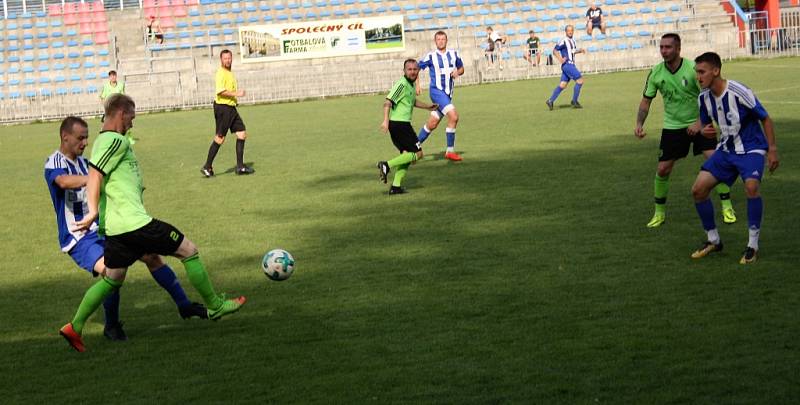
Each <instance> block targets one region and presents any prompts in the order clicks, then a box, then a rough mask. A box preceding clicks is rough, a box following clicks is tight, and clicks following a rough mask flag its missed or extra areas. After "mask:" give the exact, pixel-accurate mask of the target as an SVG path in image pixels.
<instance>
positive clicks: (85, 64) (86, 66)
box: [83, 61, 95, 69]
mask: <svg viewBox="0 0 800 405" xmlns="http://www.w3.org/2000/svg"><path fill="white" fill-rule="evenodd" d="M94 67H95V64H94V62H92V61H89V62H86V63H84V64H83V68H84V69H93V68H94Z"/></svg>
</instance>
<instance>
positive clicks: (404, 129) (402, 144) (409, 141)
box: [389, 121, 422, 153]
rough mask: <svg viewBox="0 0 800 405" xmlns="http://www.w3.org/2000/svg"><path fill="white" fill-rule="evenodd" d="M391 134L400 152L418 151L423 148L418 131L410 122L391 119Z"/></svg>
mask: <svg viewBox="0 0 800 405" xmlns="http://www.w3.org/2000/svg"><path fill="white" fill-rule="evenodd" d="M389 135H391V137H392V143H393V144H394V146H395V147H396V148H397V150H399V151H400V152H414V153H417V152H419V151H421V150H422V147H421V146H420V145H419V139H417V133H416V132H414V128H413V127H412V126H411V123H410V122H406V121H389Z"/></svg>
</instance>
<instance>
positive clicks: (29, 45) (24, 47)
mask: <svg viewBox="0 0 800 405" xmlns="http://www.w3.org/2000/svg"><path fill="white" fill-rule="evenodd" d="M22 49H24V50H26V51H30V50H31V49H33V45H31V44H25V45H22Z"/></svg>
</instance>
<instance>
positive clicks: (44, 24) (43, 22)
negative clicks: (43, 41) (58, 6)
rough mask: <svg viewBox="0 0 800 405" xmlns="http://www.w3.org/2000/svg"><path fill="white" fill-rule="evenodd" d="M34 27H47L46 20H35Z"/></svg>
mask: <svg viewBox="0 0 800 405" xmlns="http://www.w3.org/2000/svg"><path fill="white" fill-rule="evenodd" d="M36 28H47V21H36Z"/></svg>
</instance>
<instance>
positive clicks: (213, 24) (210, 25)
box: [205, 19, 217, 27]
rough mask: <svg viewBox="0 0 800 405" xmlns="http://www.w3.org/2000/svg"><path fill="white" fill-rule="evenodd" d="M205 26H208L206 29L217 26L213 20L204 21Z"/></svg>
mask: <svg viewBox="0 0 800 405" xmlns="http://www.w3.org/2000/svg"><path fill="white" fill-rule="evenodd" d="M205 25H206V26H208V27H213V26H215V25H217V20H214V19H211V20H206V22H205Z"/></svg>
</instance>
